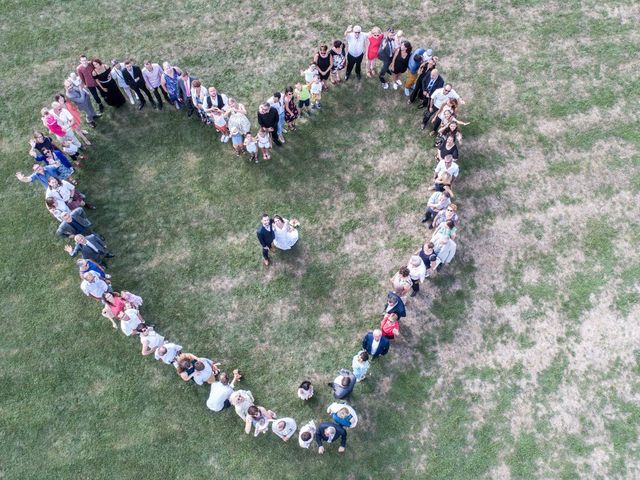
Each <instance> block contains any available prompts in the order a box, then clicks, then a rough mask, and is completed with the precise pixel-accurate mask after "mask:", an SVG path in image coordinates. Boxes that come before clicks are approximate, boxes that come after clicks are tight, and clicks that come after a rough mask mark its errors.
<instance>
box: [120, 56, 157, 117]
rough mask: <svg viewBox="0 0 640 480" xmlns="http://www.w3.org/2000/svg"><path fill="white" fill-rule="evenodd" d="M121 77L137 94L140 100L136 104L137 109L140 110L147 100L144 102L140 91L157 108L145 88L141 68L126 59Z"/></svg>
mask: <svg viewBox="0 0 640 480" xmlns="http://www.w3.org/2000/svg"><path fill="white" fill-rule="evenodd" d="M122 78H124V81H125V83H126V84H127V85H129V87H130V88H131V90H133V91H134V92H136V95H138V99H139V100H140V104H139V105H138V110H142V109H143V108H144V106H145V104H146V103H147V102H145V100H144V98H143V97H142V92H144V93H145V94H146V95H147V98H148V99H149V101H150V102H151V105H152V106H153V108H157V105H156V102H155V101H154V100H153V97H152V96H151V92H150V91H149V89H148V88H147V84H146V83H145V81H144V77H143V76H142V70H141V69H140V67H139V66H137V65H134V64H133V63H132V62H131V60H127V61H126V62H124V70H122Z"/></svg>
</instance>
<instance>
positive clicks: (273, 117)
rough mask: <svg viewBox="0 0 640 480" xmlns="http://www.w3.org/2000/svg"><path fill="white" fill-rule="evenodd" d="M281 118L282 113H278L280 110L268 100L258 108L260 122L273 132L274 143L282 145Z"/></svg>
mask: <svg viewBox="0 0 640 480" xmlns="http://www.w3.org/2000/svg"><path fill="white" fill-rule="evenodd" d="M279 119H280V115H279V114H278V110H277V109H276V108H275V107H272V106H271V105H269V104H268V103H267V102H265V103H263V104H262V105H260V108H259V109H258V124H260V126H261V127H264V128H266V129H267V130H268V131H269V132H271V138H272V139H273V143H275V144H276V145H278V146H280V145H282V142H281V141H280V139H279V138H278V120H279Z"/></svg>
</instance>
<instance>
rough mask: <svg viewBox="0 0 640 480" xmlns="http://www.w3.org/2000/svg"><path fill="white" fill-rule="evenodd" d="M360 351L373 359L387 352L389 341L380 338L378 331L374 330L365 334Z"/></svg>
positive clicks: (380, 334) (380, 333)
mask: <svg viewBox="0 0 640 480" xmlns="http://www.w3.org/2000/svg"><path fill="white" fill-rule="evenodd" d="M362 349H363V350H366V351H367V353H368V354H369V355H371V356H372V357H373V358H376V357H378V356H380V355H386V354H387V352H388V351H389V339H388V338H387V337H384V336H382V331H381V330H380V329H375V330H374V331H372V332H371V331H370V332H367V334H366V335H365V336H364V338H363V339H362Z"/></svg>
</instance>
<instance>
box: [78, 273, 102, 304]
mask: <svg viewBox="0 0 640 480" xmlns="http://www.w3.org/2000/svg"><path fill="white" fill-rule="evenodd" d="M80 289H81V290H82V292H83V293H84V294H85V295H86V296H87V297H89V298H93V299H94V300H97V301H99V302H101V301H102V296H103V295H104V294H105V293H106V292H108V291H109V285H107V283H106V282H105V281H104V280H102V279H101V278H100V277H99V276H97V275H95V274H94V273H93V272H87V273H85V274H84V275H83V276H82V283H81V284H80Z"/></svg>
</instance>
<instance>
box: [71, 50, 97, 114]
mask: <svg viewBox="0 0 640 480" xmlns="http://www.w3.org/2000/svg"><path fill="white" fill-rule="evenodd" d="M76 73H77V74H78V77H80V80H82V85H81V87H83V88H86V89H87V90H89V92H90V93H91V96H92V97H93V99H94V100H95V101H96V103H97V104H98V108H99V109H100V113H102V112H104V105H102V100H100V96H99V95H98V88H97V87H96V80H95V78H93V75H92V73H93V64H92V63H91V62H90V61H89V59H88V58H87V56H86V55H80V65H78V66H77V67H76Z"/></svg>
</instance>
